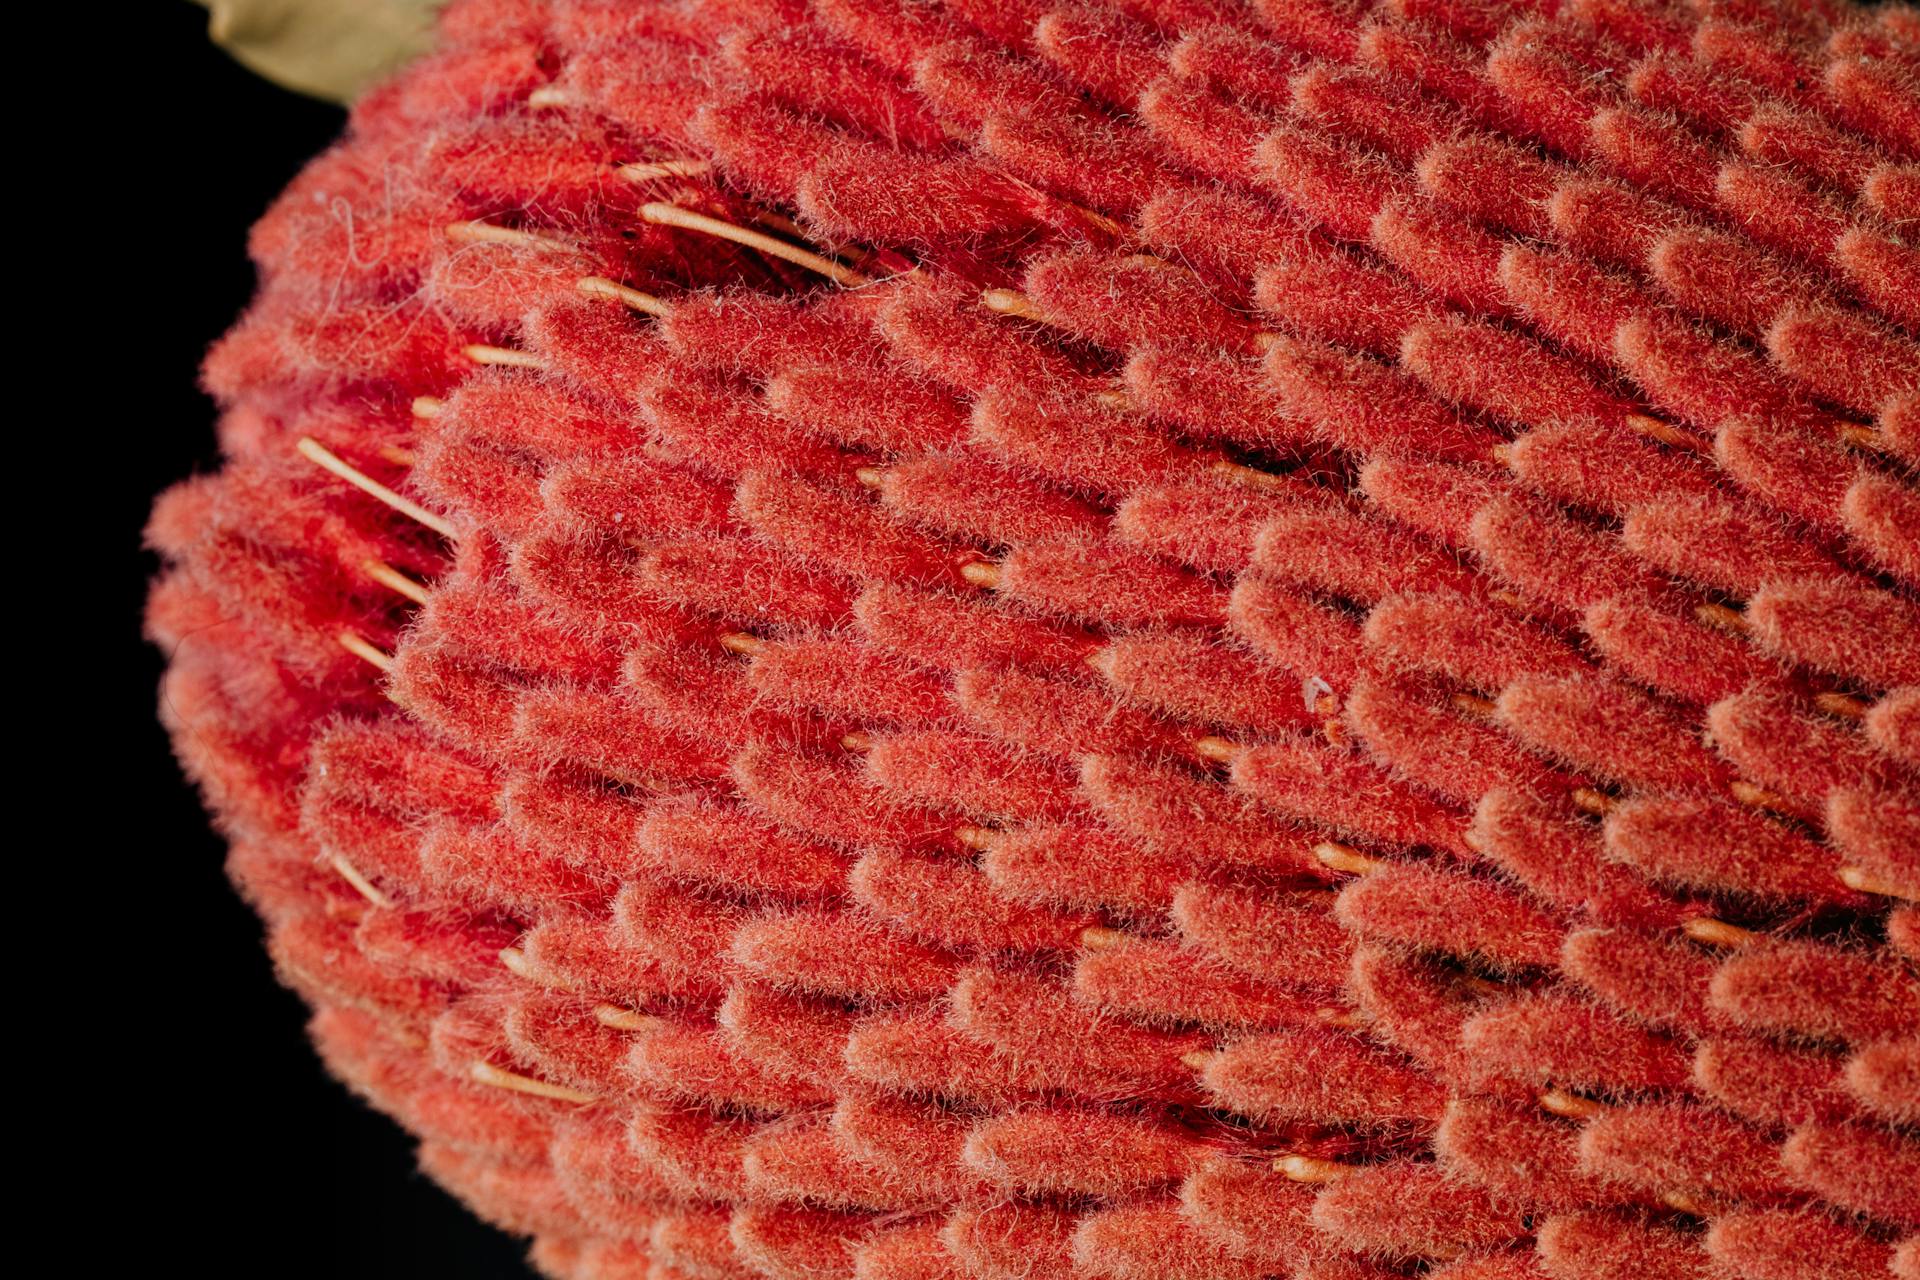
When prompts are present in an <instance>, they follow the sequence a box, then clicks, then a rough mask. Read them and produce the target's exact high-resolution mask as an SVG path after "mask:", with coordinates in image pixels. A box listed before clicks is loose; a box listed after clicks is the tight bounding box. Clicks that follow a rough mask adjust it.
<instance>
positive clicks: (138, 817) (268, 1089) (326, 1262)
mask: <svg viewBox="0 0 1920 1280" xmlns="http://www.w3.org/2000/svg"><path fill="white" fill-rule="evenodd" d="M109 13H110V15H111V21H112V24H113V25H114V26H115V27H116V28H117V30H116V31H115V32H114V33H113V34H114V35H115V36H116V37H118V39H117V40H116V41H115V43H116V44H119V45H120V48H119V49H118V50H117V51H116V52H115V53H114V54H113V56H114V58H115V59H116V60H118V61H119V62H120V63H121V64H122V65H120V66H117V67H111V68H108V69H107V70H108V71H109V73H110V74H109V75H108V76H107V77H106V78H105V81H104V83H105V84H107V85H110V86H111V92H112V93H114V94H115V95H116V96H122V97H123V98H124V101H123V102H122V103H120V104H118V106H119V108H120V111H121V112H122V113H123V115H124V119H122V120H121V121H120V124H121V126H122V128H123V129H124V130H125V132H124V133H122V134H120V135H119V136H118V137H115V138H114V139H113V140H112V142H111V144H110V149H111V171H112V173H113V175H114V177H115V179H116V182H115V185H114V187H113V189H112V191H111V193H110V198H111V201H112V202H113V207H111V208H109V209H108V210H107V211H106V212H107V213H108V215H109V219H108V221H109V226H110V227H111V230H110V231H107V232H105V234H107V235H109V236H112V237H115V238H117V239H118V240H119V242H120V246H121V248H122V249H124V250H128V251H130V253H129V254H127V255H124V256H123V255H120V254H116V255H115V256H116V258H117V261H118V265H117V266H116V267H115V268H114V270H115V272H116V274H118V275H119V276H120V277H121V281H122V283H123V284H124V285H127V286H130V287H131V288H132V290H133V291H134V295H135V296H136V297H137V299H138V300H139V301H138V303H137V304H136V305H134V306H132V307H130V308H125V309H121V308H113V309H112V311H111V312H110V313H109V312H106V311H105V309H104V308H103V311H102V312H95V313H93V314H94V315H95V317H96V319H97V318H99V317H100V316H101V315H102V314H111V315H112V316H113V317H114V324H115V325H116V327H117V328H119V329H120V330H121V331H125V332H132V333H134V334H137V338H138V340H137V341H135V342H132V343H128V344H121V345H120V347H119V351H118V358H117V359H115V360H114V361H113V362H112V364H111V366H110V367H109V377H110V381H108V382H107V383H105V384H104V385H97V386H95V387H92V388H84V387H83V388H81V390H82V392H83V396H85V397H86V398H89V399H93V400H95V402H96V403H99V402H105V403H109V404H110V405H111V406H112V409H113V412H111V413H110V414H106V415H103V418H104V420H96V421H100V425H101V426H102V427H103V428H106V429H109V430H111V432H112V435H111V441H112V443H111V446H110V461H102V460H98V459H84V458H81V459H76V458H75V457H74V456H73V454H72V453H71V452H68V453H67V454H66V466H67V467H68V468H71V467H73V466H74V464H75V463H76V462H78V463H79V464H80V465H81V466H82V467H83V468H84V470H85V474H86V475H87V477H88V479H89V481H90V483H89V485H88V486H87V488H88V491H89V492H88V495H87V507H88V509H90V510H91V511H93V512H94V513H95V514H96V515H98V516H100V517H102V518H103V519H104V520H105V521H106V524H105V527H104V528H96V529H95V532H97V533H100V534H104V545H103V546H102V547H101V548H100V549H99V551H98V552H97V553H96V556H95V563H94V564H93V565H92V566H91V569H92V570H98V571H100V572H101V573H102V575H103V576H105V577H107V578H108V579H109V580H110V582H111V595H110V596H109V597H108V598H106V599H104V600H98V599H97V598H95V597H93V596H92V594H91V592H86V593H83V594H86V595H87V596H88V598H89V600H90V602H93V603H98V604H102V605H104V606H105V608H104V610H103V612H104V618H103V619H102V620H100V621H99V622H97V623H94V624H91V625H94V626H97V627H99V628H100V630H99V632H98V634H97V635H96V639H99V640H102V641H104V644H103V646H102V648H103V653H102V654H101V660H99V661H93V660H89V661H88V663H87V671H88V672H89V677H88V678H89V680H90V681H103V682H104V683H103V684H99V685H96V686H95V688H94V689H93V691H92V692H93V694H94V696H95V698H97V702H98V705H99V707H100V708H101V715H102V717H103V723H104V724H105V725H107V726H110V727H111V728H112V730H113V731H112V732H110V733H108V734H107V735H106V737H107V739H108V743H107V751H108V766H107V767H108V770H110V771H111V775H112V776H113V777H114V778H115V779H116V780H117V781H118V782H120V783H122V784H124V786H123V787H122V788H120V789H118V790H116V791H114V792H112V793H107V796H105V797H103V796H96V797H95V798H94V801H93V803H94V804H95V805H96V806H97V805H99V804H100V803H102V802H103V799H104V802H105V803H108V804H110V805H111V806H113V808H114V812H112V813H101V814H95V815H85V814H83V815H82V819H83V821H84V820H87V819H88V818H94V819H99V820H104V821H106V822H107V823H108V825H109V828H111V827H113V826H114V825H117V824H124V825H123V826H122V830H123V835H122V836H121V838H120V840H119V841H118V842H117V845H116V844H115V842H112V841H109V842H108V844H109V847H108V848H107V849H103V850H100V851H99V852H100V854H101V856H103V857H108V858H110V859H111V864H112V868H113V869H112V872H111V874H112V877H113V881H112V886H111V888H108V889H105V892H106V893H109V894H111V895H112V899H113V900H112V901H111V902H110V903H109V904H108V909H109V911H110V912H112V913H115V914H119V913H124V916H125V919H124V920H123V921H119V922H117V923H118V924H119V927H118V929H117V930H116V933H115V942H116V943H117V944H118V946H119V947H120V948H122V949H123V950H122V951H121V954H119V955H118V957H117V959H116V960H115V961H114V963H115V964H116V965H117V967H118V970H119V973H118V976H119V978H120V982H121V989H120V990H118V991H117V992H115V993H113V994H112V995H111V996H110V997H106V998H103V997H102V996H101V995H100V994H98V993H96V992H94V991H87V990H81V991H75V992H72V993H71V994H72V996H73V998H74V999H76V1000H78V1001H80V1002H82V1003H83V1005H87V1006H91V1007H92V1008H95V1009H100V1008H104V1009H105V1010H107V1011H108V1012H107V1013H106V1014H105V1015H104V1016H95V1017H90V1018H87V1019H83V1023H84V1024H86V1025H83V1027H82V1029H81V1035H82V1037H83V1039H82V1043H83V1044H85V1043H87V1042H88V1041H90V1040H91V1041H94V1042H95V1043H94V1044H93V1045H92V1055H91V1056H90V1057H88V1058H87V1059H86V1061H87V1062H88V1064H89V1065H90V1066H91V1068H92V1072H93V1074H94V1075H95V1076H96V1079H95V1080H93V1081H92V1082H90V1083H89V1084H88V1086H86V1087H85V1089H84V1090H83V1093H82V1098H79V1099H76V1098H74V1097H73V1096H72V1095H71V1094H68V1095H65V1096H64V1099H63V1100H62V1101H57V1102H53V1103H52V1105H53V1106H56V1107H62V1108H69V1109H73V1108H72V1104H74V1103H75V1102H80V1101H83V1100H84V1099H86V1098H89V1097H90V1098H91V1101H92V1105H93V1108H94V1109H95V1110H97V1111H99V1112H100V1113H102V1116H103V1120H104V1123H103V1124H102V1130H101V1133H100V1134H99V1135H98V1136H97V1139H96V1140H95V1142H96V1146H95V1147H90V1148H89V1147H75V1146H74V1145H73V1144H72V1143H69V1144H67V1146H68V1149H66V1150H64V1151H60V1152H58V1153H57V1154H58V1155H59V1156H62V1157H65V1158H66V1160H70V1161H72V1162H74V1163H75V1164H76V1165H78V1166H79V1172H80V1175H81V1176H82V1177H83V1178H84V1179H86V1181H85V1183H84V1185H83V1186H81V1187H75V1188H72V1190H73V1192H75V1193H78V1194H80V1195H82V1196H84V1198H85V1200H86V1201H88V1202H90V1203H91V1204H93V1205H95V1206H97V1207H100V1208H102V1209H103V1210H104V1211H105V1214H106V1216H105V1217H104V1218H103V1219H101V1220H100V1225H101V1228H102V1229H101V1230H100V1231H99V1232H98V1233H97V1234H96V1235H93V1236H88V1237H85V1238H76V1237H75V1236H72V1235H68V1234H67V1233H66V1232H65V1231H62V1232H60V1234H61V1235H62V1236H63V1237H64V1239H63V1241H62V1244H63V1245H71V1246H78V1248H79V1249H80V1251H81V1255H80V1256H82V1257H92V1258H94V1259H96V1260H97V1259H98V1258H99V1256H100V1254H101V1253H102V1252H107V1251H112V1250H115V1249H116V1248H122V1249H129V1250H131V1251H133V1256H134V1257H136V1258H140V1259H144V1261H145V1263H146V1268H143V1269H148V1268H151V1269H154V1270H159V1269H165V1270H173V1269H175V1268H179V1269H181V1270H183V1271H185V1272H186V1273H187V1274H190V1275H197V1276H205V1277H216V1278H221V1280H224V1277H228V1276H249V1277H253V1276H266V1277H276V1276H289V1275H313V1276H328V1277H347V1276H352V1277H369V1278H379V1277H403V1276H404V1277H409V1278H410V1280H419V1278H422V1277H439V1276H449V1277H451V1276H458V1277H462V1278H463V1280H487V1278H488V1277H514V1278H515V1280H525V1278H526V1277H527V1276H529V1275H530V1274H531V1272H530V1271H529V1269H528V1268H527V1266H526V1264H525V1262H524V1261H523V1259H524V1253H525V1250H524V1246H523V1244H522V1242H520V1241H517V1240H513V1239H510V1238H508V1237H506V1236H504V1235H501V1234H500V1233H498V1232H496V1231H494V1230H493V1229H492V1228H489V1227H486V1226H483V1225H481V1224H480V1223H479V1222H477V1221H476V1220H474V1219H473V1218H471V1217H469V1216H468V1215H467V1213H466V1212H465V1210H463V1209H462V1208H461V1207H460V1206H459V1205H458V1204H457V1203H456V1202H454V1201H453V1200H452V1199H450V1198H449V1197H448V1196H446V1195H445V1194H444V1193H442V1192H441V1191H440V1190H439V1189H438V1188H436V1187H435V1186H434V1185H433V1184H432V1183H431V1182H429V1181H427V1180H426V1179H425V1178H423V1177H422V1176H420V1175H419V1174H418V1173H417V1172H416V1171H415V1169H414V1165H413V1156H412V1151H411V1144H410V1143H409V1142H408V1141H407V1139H406V1138H405V1136H404V1135H403V1134H402V1133H401V1131H400V1130H399V1129H398V1128H396V1127H395V1126H394V1125H393V1124H392V1122H390V1121H388V1120H387V1119H385V1118H384V1117H382V1116H380V1115H378V1114H376V1113H374V1112H372V1111H370V1110H368V1109H367V1108H365V1107H364V1106H362V1105H361V1104H360V1103H359V1102H358V1101H356V1100H355V1099H354V1098H352V1097H351V1096H350V1095H349V1094H348V1093H347V1092H346V1091H345V1090H344V1089H343V1088H341V1087H340V1086H339V1085H337V1084H335V1083H334V1082H333V1081H332V1080H330V1079H328V1078H327V1076H326V1075H325V1073H324V1072H323V1071H322V1070H321V1068H320V1066H319V1063H318V1061H317V1059H316V1058H315V1057H314V1056H313V1053H312V1051H311V1049H310V1048H309V1047H308V1045H307V1043H306V1040H305V1033H304V1031H303V1024H304V1021H305V1008H304V1006H303V1005H302V1004H301V1002H300V1001H299V1000H298V999H297V998H295V997H294V996H293V995H292V994H291V993H289V992H287V991H285V990H284V989H282V988H281V987H280V986H279V985H278V984H277V983H275V981H274V979H273V975H272V971H271V968H270V966H269V964H268V961H267V957H266V954H265V952H264V951H263V950H262V948H261V943H260V926H259V923H258V921H257V920H256V919H255V918H254V917H253V915H252V913H251V912H250V911H249V910H248V909H247V908H246V907H245V906H244V905H243V904H242V903H241V902H240V900H239V899H238V898H237V897H236V896H235V895H234V893H233V890H232V889H231V888H230V887H229V886H228V884H227V882H226V879H225V877H224V875H223V873H222V871H221V859H222V858H223V856H224V854H225V849H224V845H223V843H222V842H221V841H220V840H219V839H218V838H217V837H216V836H214V835H213V834H212V833H211V832H210V831H209V829H208V825H207V819H206V815H205V813H204V812H203V811H202V809H201V807H200V802H199V799H198V797H197V796H196V795H195V794H194V793H193V791H192V790H191V789H190V788H189V787H188V786H187V785H186V784H185V783H184V782H183V781H182V779H181V777H180V774H179V771H178V769H177V767H176V766H175V763H174V761H173V758H172V755H171V754H170V752H169V749H168V745H167V741H166V737H165V735H164V734H163V733H162V731H161V730H160V727H159V725H158V724H157V722H156V721H155V720H154V718H153V715H152V708H153V707H154V705H155V698H156V685H157V682H158V679H159V674H160V668H161V655H159V654H158V653H157V652H155V651H154V650H152V649H150V648H149V647H147V645H146V644H145V642H144V641H143V640H142V639H141V637H140V609H141V604H142V601H143V599H144V598H145V595H146V590H147V583H148V580H149V578H150V576H151V575H152V574H153V573H154V572H155V570H156V568H157V565H156V562H155V560H154V559H153V557H152V556H151V555H149V554H147V553H145V552H144V551H143V550H142V549H141V546H140V529H141V526H142V525H143V524H144V523H145V520H146V515H147V510H148V507H149V506H150V505H151V503H152V501H153V496H154V495H155V494H156V493H158V492H159V491H160V490H161V489H163V488H165V487H166V486H168V485H170V484H172V483H173V482H174V481H176V480H179V479H181V478H183V477H185V476H188V475H191V474H193V473H195V472H196V471H204V470H210V469H213V468H214V467H216V466H217V465H218V458H217V456H216V453H215V450H214V446H213V433H212V419H213V410H212V406H211V404H210V403H209V402H208V401H207V399H206V398H205V397H204V396H203V395H202V394H201V393H200V391H199V389H198V387H197V385H196V381H195V379H196V374H197V370H198V366H199V362H200V357H201V354H202V352H203V351H204V350H205V348H206V346H207V345H208V343H210V342H211V341H212V340H213V339H214V338H216V337H218V336H219V335H220V333H221V332H222V331H224V330H225V329H226V328H227V326H228V325H230V324H231V323H232V322H233V320H234V319H235V317H236V316H237V315H238V314H239V313H240V311H241V309H242V308H243V307H244V306H245V305H246V303H247V300H248V299H249V297H250V296H251V295H252V292H253V270H252V267H251V266H250V265H249V263H248V261H247V258H246V233H247V228H248V227H249V226H250V225H251V224H252V222H253V221H254V219H256V218H257V217H259V215H260V214H261V213H262V212H263V211H264V210H265V208H266V206H267V204H268V202H269V201H270V200H271V199H272V198H273V196H274V195H275V193H277V192H278V191H279V189H280V188H281V187H282V186H284V185H285V184H286V182H287V181H288V180H289V179H290V178H292V176H293V175H294V174H295V173H296V172H297V171H298V170H299V168H300V166H301V165H302V164H303V163H305V161H306V160H307V158H308V157H310V156H312V155H313V154H315V153H316V152H318V151H320V150H321V149H322V148H323V147H325V146H326V145H327V144H328V143H329V142H330V141H331V140H332V139H333V138H334V137H335V136H336V135H337V134H338V133H339V132H340V130H341V128H342V127H343V124H344V120H345V115H344V112H342V111H341V110H340V109H339V108H337V107H332V106H328V105H325V104H322V103H317V102H313V101H310V100H307V99H304V98H300V97H298V96H296V95H294V94H291V93H288V92H285V91H283V90H280V89H278V88H275V87H274V86H272V85H270V84H268V83H266V82H265V81H262V80H259V79H256V78H255V77H254V76H252V75H251V74H250V73H248V72H247V71H246V70H245V69H243V68H241V67H240V66H238V65H237V64H235V63H233V62H232V61H230V60H229V59H228V58H227V57H226V56H225V55H224V54H222V53H220V52H219V51H218V50H217V49H216V48H214V47H213V46H212V45H211V44H209V43H208V41H207V39H206V11H205V10H203V9H200V8H198V7H196V6H193V5H190V4H187V3H185V2H184V0H134V2H133V3H126V4H115V5H111V6H107V7H106V8H105V9H103V10H101V11H100V13H99V17H100V18H101V19H102V20H105V19H107V18H108V17H109ZM75 34H77V35H80V36H84V33H75ZM69 38H73V37H72V36H70V37H69ZM79 132H80V131H76V133H77V134H78V133H79ZM83 145H87V144H86V143H84V142H83V141H82V140H81V139H80V138H79V137H76V139H75V140H74V146H75V147H80V146H83ZM92 145H93V146H94V148H95V149H94V150H93V151H92V152H91V154H93V155H96V156H97V155H98V154H99V152H98V145H99V144H98V140H95V141H94V142H93V143H92ZM108 243H112V240H111V239H110V240H109V241H108ZM18 252H24V253H28V254H31V253H33V252H34V250H33V249H32V248H31V247H30V246H28V247H24V248H22V249H19V250H18ZM83 305H84V300H83ZM100 371H101V366H99V365H96V366H95V370H94V374H95V376H98V375H99V373H100ZM17 373H18V371H17V370H16V374H17ZM82 376H84V375H82ZM43 425H49V426H51V425H54V424H43ZM76 425H79V424H76ZM74 438H75V439H78V438H79V437H78V436H77V435H76V436H75V437H74ZM54 444H55V448H56V452H58V450H59V442H58V441H57V440H56V441H55V442H54ZM92 483H97V484H99V485H101V486H104V487H105V489H106V492H105V493H104V494H102V493H100V492H98V491H97V490H94V489H93V488H92ZM88 577H89V578H91V572H89V573H88ZM96 581H97V580H96ZM93 727H94V728H96V729H97V728H98V725H95V726H93ZM96 749H97V747H96ZM83 803H84V801H83ZM70 887H71V886H70ZM115 923H116V922H115V921H113V919H112V916H110V917H109V927H110V928H113V927H114V925H115ZM61 994H62V995H63V997H64V996H65V995H66V994H67V993H66V992H65V991H62V993H61ZM14 1105H15V1106H16V1107H21V1108H24V1109H25V1110H27V1111H29V1112H30V1111H32V1110H33V1109H34V1108H35V1107H36V1105H37V1099H36V1097H35V1096H34V1095H32V1094H22V1095H18V1096H17V1097H16V1098H15V1099H14ZM56 1123H57V1120H56ZM94 1150H99V1151H100V1152H101V1153H102V1157H103V1158H102V1159H101V1160H99V1161H98V1162H93V1161H91V1160H90V1157H91V1155H92V1153H93V1151H94ZM16 1172H19V1171H17V1170H16ZM20 1225H22V1226H24V1227H27V1228H28V1229H29V1230H31V1229H34V1228H36V1227H39V1226H40V1225H41V1224H26V1223H22V1224H20ZM86 1269H90V1268H83V1270H86Z"/></svg>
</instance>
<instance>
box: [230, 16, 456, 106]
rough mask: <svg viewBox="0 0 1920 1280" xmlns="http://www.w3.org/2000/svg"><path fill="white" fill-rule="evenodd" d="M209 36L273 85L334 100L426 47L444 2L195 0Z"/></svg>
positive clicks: (349, 94)
mask: <svg viewBox="0 0 1920 1280" xmlns="http://www.w3.org/2000/svg"><path fill="white" fill-rule="evenodd" d="M197 3H199V4H201V5H203V6H205V7H206V9H207V10H208V15H209V16H208V20H207V34H208V35H210V36H212V37H213V41H214V43H215V44H218V45H219V46H220V47H221V48H223V49H225V50H226V51H227V52H228V53H230V54H232V55H233V56H234V58H235V59H237V60H238V61H239V62H240V63H241V64H242V65H243V66H245V67H247V68H248V69H249V70H251V71H254V72H256V73H258V74H260V75H262V76H265V77H266V78H267V79H269V80H271V81H273V82H274V83H275V84H279V85H284V86H286V87H287V88H289V89H293V90H295V91H297V92H299V93H305V94H309V95H311V96H313V97H316V98H326V99H328V100H329V101H332V102H351V101H352V100H353V99H354V98H355V97H356V96H357V95H358V94H359V93H360V91H361V90H362V89H364V88H366V87H367V86H368V85H369V84H372V83H373V82H375V81H377V80H379V79H380V78H382V77H383V76H386V75H388V74H389V73H391V72H393V71H394V70H395V69H397V68H398V67H399V66H400V65H401V64H402V63H404V62H406V61H407V60H408V59H410V58H412V57H414V56H415V55H417V54H419V53H421V52H423V51H424V50H425V49H426V48H427V47H428V45H429V43H430V42H431V36H432V31H433V15H434V11H435V10H436V9H438V8H439V6H440V4H441V3H442V0H197Z"/></svg>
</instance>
